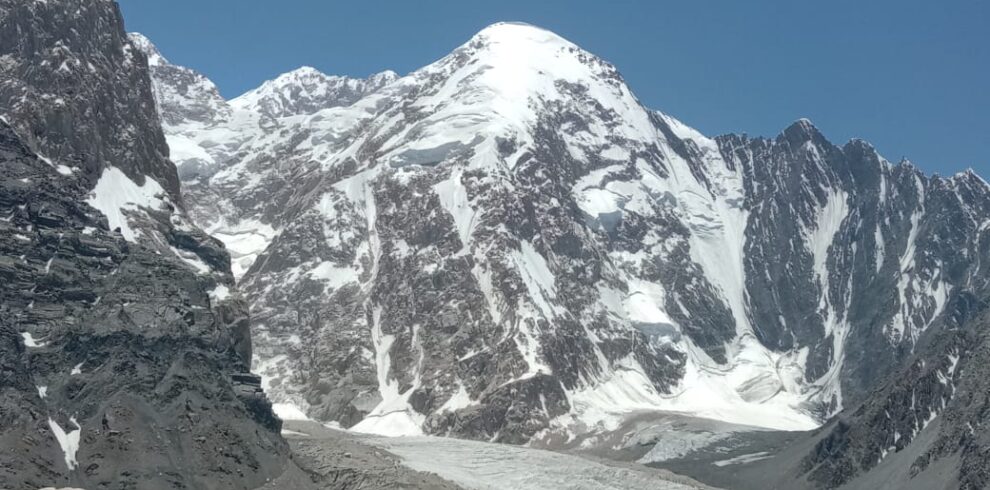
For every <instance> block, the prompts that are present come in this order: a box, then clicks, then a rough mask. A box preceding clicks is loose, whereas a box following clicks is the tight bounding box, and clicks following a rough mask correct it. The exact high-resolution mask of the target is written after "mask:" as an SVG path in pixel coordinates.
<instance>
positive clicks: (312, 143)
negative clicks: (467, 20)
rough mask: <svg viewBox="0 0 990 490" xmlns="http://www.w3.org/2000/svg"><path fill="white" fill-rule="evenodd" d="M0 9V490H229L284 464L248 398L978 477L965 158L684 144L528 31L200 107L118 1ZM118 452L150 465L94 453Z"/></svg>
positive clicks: (608, 78)
mask: <svg viewBox="0 0 990 490" xmlns="http://www.w3.org/2000/svg"><path fill="white" fill-rule="evenodd" d="M0 7H2V8H0V20H2V23H0V25H2V26H3V27H2V28H0V40H6V41H5V42H0V46H3V48H0V60H3V62H2V63H0V82H2V83H0V102H2V103H0V107H2V108H3V109H2V111H3V112H2V114H3V116H4V122H3V124H2V127H0V149H2V151H0V158H2V160H3V162H4V163H3V165H4V168H5V172H4V175H3V177H2V179H0V185H2V186H3V187H2V189H3V190H2V192H0V207H2V209H0V215H2V216H5V218H0V220H2V221H0V228H2V229H4V230H5V231H4V235H3V237H4V238H0V246H2V247H3V254H2V255H0V261H2V262H0V275H2V276H3V277H4V278H5V279H7V281H5V284H3V285H0V287H2V288H3V293H4V301H3V309H4V314H3V315H0V317H2V319H0V338H2V339H5V340H4V341H3V342H4V344H3V345H4V348H3V350H0V357H3V358H4V366H5V368H4V371H3V376H4V379H6V380H11V383H5V386H7V387H5V388H4V391H3V394H2V398H0V413H11V414H15V415H16V417H17V419H16V420H21V421H24V422H26V423H24V424H20V423H14V424H10V425H5V426H4V427H3V428H2V430H0V441H4V445H5V447H7V444H10V447H17V448H18V449H17V451H18V452H17V454H18V456H17V457H16V458H15V460H14V462H12V463H10V464H6V463H4V464H2V465H0V484H3V485H14V486H21V485H24V484H34V483H37V484H38V485H37V487H40V486H44V485H47V484H50V483H52V482H51V481H47V480H46V478H52V477H55V476H56V475H63V477H64V478H65V481H62V482H60V483H65V484H77V485H83V484H94V483H95V482H99V481H102V480H101V479H103V480H105V479H107V478H110V475H112V474H114V473H121V472H123V471H127V472H128V473H127V475H128V478H140V477H141V475H142V474H146V473H147V472H149V471H159V472H161V471H163V472H164V473H165V474H166V475H170V476H168V477H167V478H165V480H164V481H169V482H177V483H176V484H177V485H178V484H180V483H181V485H186V486H192V487H195V486H196V485H202V484H203V482H204V481H209V480H208V479H207V478H208V477H206V476H203V479H202V480H196V477H195V476H194V475H207V474H212V473H211V472H214V473H215V472H216V468H215V466H217V465H219V466H221V467H223V468H225V469H226V471H223V472H221V473H222V474H224V475H225V476H223V477H222V478H221V481H223V482H224V483H222V484H220V483H218V484H217V485H212V484H206V486H209V487H211V488H219V487H222V486H223V485H228V486H229V487H230V488H242V487H244V486H249V487H251V488H254V487H257V486H260V484H261V482H264V481H266V480H268V479H270V478H271V477H272V476H273V475H278V474H280V472H281V471H283V470H284V469H285V468H286V467H288V466H290V465H291V464H292V463H290V462H289V461H288V454H289V450H288V448H287V446H286V445H285V442H284V441H283V440H282V439H281V437H279V436H278V431H279V430H280V429H281V421H280V420H279V419H278V418H276V417H275V416H274V414H273V411H272V410H273V407H272V405H271V403H269V402H268V399H270V400H272V401H273V402H275V406H274V409H275V412H277V413H281V414H282V415H283V416H285V415H286V414H290V413H292V414H296V413H304V414H305V415H306V416H307V417H309V418H311V419H314V420H317V421H319V422H321V423H324V424H329V425H331V426H334V427H338V426H339V427H341V428H345V429H349V430H351V431H353V432H360V433H372V434H381V435H388V436H415V435H424V434H427V435H436V436H447V437H458V438H468V439H476V440H482V441H489V442H501V443H511V444H524V445H531V446H537V447H548V448H560V447H565V446H566V447H569V445H574V444H579V445H580V447H581V448H583V449H594V448H596V447H598V446H599V445H601V446H602V447H604V444H605V443H604V442H603V441H608V440H610V438H611V437H614V436H615V434H617V433H621V431H623V430H624V428H625V427H627V426H628V425H627V424H629V423H630V421H632V420H635V419H636V418H637V417H641V416H642V415H643V414H649V413H676V414H679V415H683V416H689V417H695V418H698V419H707V420H714V421H718V422H720V423H726V424H732V425H733V426H737V427H749V428H750V429H752V430H753V431H755V432H759V433H760V434H764V433H773V432H774V431H790V433H791V434H793V436H788V439H787V442H786V443H785V444H783V446H782V447H778V448H776V449H775V450H774V451H773V452H772V454H771V453H770V452H768V453H767V455H766V456H765V457H763V456H761V457H760V458H757V459H754V460H753V461H747V463H746V464H744V465H740V466H736V465H733V466H732V470H733V471H734V473H732V475H731V479H730V481H731V482H732V484H733V485H735V484H738V485H739V487H740V488H747V485H748V486H750V487H752V488H802V487H808V488H834V487H839V486H842V485H847V486H851V487H852V488H865V487H875V486H877V485H878V483H877V482H882V481H888V482H893V483H887V484H888V485H896V486H894V487H890V488H911V487H912V486H913V487H914V488H984V487H985V486H987V485H990V465H988V463H987V461H988V460H990V431H987V430H986V425H985V423H986V422H987V421H988V420H990V398H988V397H987V393H988V392H990V386H988V384H990V381H988V379H990V378H988V377H987V376H985V375H982V373H983V371H985V370H986V368H985V366H987V365H988V363H987V361H990V343H988V340H987V332H988V330H987V328H986V326H987V322H988V318H987V300H988V298H990V287H988V286H990V270H988V267H990V185H988V184H987V182H986V181H984V180H983V179H981V178H980V177H979V176H978V175H976V174H975V173H974V172H972V171H966V172H962V173H959V174H956V175H953V176H948V177H943V176H937V175H935V176H932V175H926V174H925V173H923V172H922V171H920V170H919V169H918V168H916V167H915V166H914V165H912V164H911V163H910V162H908V161H901V162H899V163H892V162H889V161H888V160H886V159H885V158H884V157H883V156H882V155H880V154H879V153H878V152H877V151H876V149H874V148H873V147H872V146H871V145H870V144H869V143H868V142H866V141H863V140H852V141H849V142H847V143H845V144H843V145H841V146H840V145H835V144H833V143H832V142H830V141H829V140H828V139H827V138H826V137H825V136H824V135H823V134H822V133H821V132H820V131H819V130H818V129H817V128H816V127H815V126H814V125H813V124H812V123H811V122H810V121H808V120H806V119H801V120H798V121H796V122H794V123H793V124H791V125H790V126H788V127H787V128H786V129H784V130H783V131H782V132H781V133H780V134H779V135H777V136H776V137H773V138H762V137H750V136H747V135H734V134H730V135H721V136H716V137H709V136H705V135H703V134H701V133H700V132H699V131H697V130H694V129H692V128H691V127H689V126H687V125H686V124H684V123H682V122H680V121H678V120H677V119H675V118H674V117H672V116H670V115H667V114H665V113H662V112H660V111H657V110H654V109H650V108H647V107H645V106H643V104H641V103H640V101H639V100H638V99H637V98H636V96H635V95H634V94H633V93H632V91H631V90H630V88H629V87H628V86H627V84H626V83H625V81H624V80H623V78H622V76H621V74H620V73H619V71H618V70H617V69H616V67H614V66H613V65H611V64H610V63H608V62H607V61H605V60H603V59H601V58H599V57H597V56H595V55H593V54H591V53H589V52H587V51H585V50H583V49H581V48H580V47H578V46H577V45H575V44H573V43H572V42H570V41H568V40H566V39H564V38H562V37H560V36H558V35H556V34H554V33H552V32H549V31H547V30H544V29H541V28H538V27H535V26H531V25H527V24H520V23H499V24H494V25H492V26H489V27H487V28H485V29H484V30H482V31H481V32H479V33H478V34H476V35H475V36H474V37H472V38H471V39H469V40H468V41H467V42H466V43H465V44H463V45H461V46H460V47H458V48H456V49H455V50H453V51H452V52H451V53H450V54H449V55H447V56H445V57H443V58H441V59H440V60H437V61H436V62H434V63H431V64H429V65H427V66H425V67H423V68H421V69H418V70H416V71H414V72H412V73H409V74H407V75H405V76H399V75H398V74H396V73H394V72H392V71H383V72H381V73H378V74H373V75H371V76H369V77H368V78H365V79H356V78H349V77H342V76H331V75H326V74H323V73H320V72H319V71H317V70H315V69H313V68H309V67H303V68H300V69H298V70H295V71H293V72H290V73H287V74H284V75H281V76H279V77H277V78H275V79H273V80H271V81H268V82H265V83H264V84H262V85H261V86H260V87H259V88H257V89H255V90H252V91H249V92H248V93H246V94H243V95H241V96H239V97H237V98H234V99H232V100H225V99H224V98H223V97H222V96H221V95H220V92H219V90H218V89H217V87H216V86H215V85H214V84H213V83H212V82H211V81H210V80H209V79H207V78H206V77H204V76H203V75H201V74H199V73H197V72H196V71H194V70H192V69H189V68H185V67H182V66H178V65H176V64H173V63H171V62H169V61H168V60H167V59H166V58H165V57H164V56H163V55H162V53H160V52H159V50H158V49H157V48H156V47H155V46H154V44H153V43H152V42H151V41H150V40H148V39H147V38H146V37H144V36H142V35H140V34H130V35H125V34H124V31H123V24H122V21H121V18H120V14H119V12H118V11H117V8H116V6H115V4H114V3H113V2H108V1H102V0H101V1H97V2H82V1H80V0H48V1H47V2H42V1H38V2H15V1H12V0H0ZM26 32H30V33H31V35H30V36H25V35H24V33H26ZM39 46H41V47H43V49H42V48H39ZM39 67H40V69H39ZM145 352H151V353H152V354H150V355H148V354H143V353H145ZM8 358H9V360H10V362H9V363H8V362H7V360H8ZM6 366H13V367H12V368H10V369H8V368H6ZM87 368H90V369H87ZM249 370H250V371H254V372H256V373H258V374H260V375H261V379H260V380H256V378H255V377H254V376H253V375H251V374H249V373H248V372H247V371H249ZM77 371H78V372H77ZM218 372H219V373H223V375H222V376H219V377H218V376H215V375H211V373H218ZM66 373H69V374H66ZM122 379H126V381H121V380H122ZM80 380H82V381H80ZM262 393H264V395H263V394H262ZM266 397H267V398H266ZM24 407H30V408H29V409H28V410H25V409H24ZM108 414H109V415H108ZM204 419H206V420H209V421H210V423H209V424H202V423H196V421H197V420H200V421H201V420H204ZM183 424H186V425H187V426H188V427H189V428H188V429H186V430H182V429H180V430H179V432H178V433H176V432H175V431H173V430H171V429H166V428H165V427H170V428H171V427H185V426H184V425H183ZM84 426H87V427H98V426H101V429H100V430H99V431H91V432H84V431H83V429H82V428H83V427H84ZM36 427H41V429H40V430H42V431H50V432H51V434H52V437H50V438H48V439H45V440H44V441H40V440H38V439H36V438H34V436H31V435H29V434H28V432H30V431H32V430H35V429H33V428H36ZM45 427H48V429H47V430H46V429H45ZM73 427H75V429H76V430H72V429H73ZM205 427H208V429H207V428H205ZM204 431H205V432H204ZM73 434H75V436H74V439H73ZM80 434H83V437H82V443H80V442H79V441H80ZM122 434H123V435H122ZM217 434H222V435H223V437H228V438H229V441H230V442H229V445H225V446H224V447H226V448H227V450H226V451H222V450H218V451H217V454H219V455H221V456H210V457H205V456H204V455H206V454H213V453H211V452H210V450H209V448H208V447H206V446H208V444H206V443H207V442H209V441H211V440H212V438H213V437H215V436H216V435H217ZM121 439H123V440H126V441H127V442H126V443H123V441H122V440H121ZM155 440H159V441H160V440H167V441H169V442H168V443H164V444H159V445H154V444H153V443H152V442H151V441H155ZM626 440H628V434H627V435H626ZM145 444H151V445H153V446H154V447H156V448H158V450H157V452H155V454H156V455H160V456H156V457H160V458H161V461H162V462H160V463H155V464H154V465H153V466H150V467H142V466H140V465H139V463H137V462H134V461H130V462H127V461H125V462H123V463H121V462H117V456H121V455H122V454H123V453H122V451H126V449H127V448H128V447H130V446H132V445H145ZM651 444H657V445H659V444H662V439H661V440H659V441H658V440H653V441H652V442H651ZM230 448H238V449H237V450H231V449H230ZM114 451H118V452H119V453H117V452H114ZM70 453H71V457H70ZM115 455H117V456H115ZM63 456H64V463H65V467H64V468H63V467H62V464H61V463H58V462H57V461H56V460H58V459H59V458H61V457H63ZM212 458H220V459H219V460H217V459H212ZM224 458H226V459H224ZM124 459H126V458H124ZM97 461H105V462H102V463H97ZM84 462H85V463H87V464H88V463H90V462H93V463H92V464H93V465H95V466H87V467H86V470H85V475H86V476H82V475H80V473H79V472H78V471H74V470H75V468H76V466H77V465H79V464H83V463H84ZM211 465H213V466H211ZM152 467H153V468H154V469H153V470H152V469H149V468H152ZM52 468H59V469H58V470H53V469H52ZM686 471H689V470H686ZM148 474H150V473H148ZM690 476H692V477H694V478H697V479H699V480H701V481H706V482H710V483H711V484H718V485H722V484H724V480H719V478H730V477H729V476H725V475H719V474H718V470H717V469H713V470H712V474H711V475H706V474H705V472H700V473H699V474H691V475H690ZM4 478H6V480H5V479H4ZM733 479H734V480H733ZM43 484H44V485H43ZM730 488H735V487H734V486H732V487H730Z"/></svg>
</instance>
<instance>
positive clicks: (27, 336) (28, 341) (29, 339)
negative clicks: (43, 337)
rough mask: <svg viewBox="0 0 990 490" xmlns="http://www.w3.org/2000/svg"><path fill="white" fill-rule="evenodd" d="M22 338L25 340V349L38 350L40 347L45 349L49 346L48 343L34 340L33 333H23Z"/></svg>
mask: <svg viewBox="0 0 990 490" xmlns="http://www.w3.org/2000/svg"><path fill="white" fill-rule="evenodd" d="M21 338H22V339H24V346H25V347H32V348H38V347H44V346H46V345H48V343H47V342H42V341H40V340H36V339H35V338H34V336H33V335H31V332H21Z"/></svg>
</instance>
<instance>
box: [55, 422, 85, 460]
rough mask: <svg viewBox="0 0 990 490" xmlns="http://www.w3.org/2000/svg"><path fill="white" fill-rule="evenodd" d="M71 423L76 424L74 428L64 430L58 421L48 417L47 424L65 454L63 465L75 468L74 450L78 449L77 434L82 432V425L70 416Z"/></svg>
mask: <svg viewBox="0 0 990 490" xmlns="http://www.w3.org/2000/svg"><path fill="white" fill-rule="evenodd" d="M69 422H71V423H72V425H74V426H76V428H75V429H74V430H70V431H69V432H66V431H65V430H64V429H62V427H61V426H60V425H58V422H55V421H54V420H52V419H51V417H49V418H48V426H49V427H51V429H52V434H53V435H54V436H55V440H57V441H58V445H59V447H61V448H62V453H64V455H65V465H66V466H68V467H69V470H70V471H71V470H74V469H76V466H78V462H77V461H76V452H77V451H79V436H80V435H81V434H82V427H80V426H79V424H78V423H76V418H75V417H72V418H70V419H69Z"/></svg>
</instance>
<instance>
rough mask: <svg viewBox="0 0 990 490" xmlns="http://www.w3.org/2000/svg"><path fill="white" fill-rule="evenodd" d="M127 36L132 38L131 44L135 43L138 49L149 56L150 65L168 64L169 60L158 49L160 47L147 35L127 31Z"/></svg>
mask: <svg viewBox="0 0 990 490" xmlns="http://www.w3.org/2000/svg"><path fill="white" fill-rule="evenodd" d="M127 38H128V39H130V41H131V44H133V45H134V47H135V48H137V49H138V51H141V52H142V53H144V55H145V56H146V57H147V58H148V66H158V65H162V64H167V63H168V60H167V59H165V57H164V56H162V53H161V52H160V51H158V47H157V46H155V43H153V42H151V39H148V37H147V36H145V35H144V34H141V33H140V32H129V33H127Z"/></svg>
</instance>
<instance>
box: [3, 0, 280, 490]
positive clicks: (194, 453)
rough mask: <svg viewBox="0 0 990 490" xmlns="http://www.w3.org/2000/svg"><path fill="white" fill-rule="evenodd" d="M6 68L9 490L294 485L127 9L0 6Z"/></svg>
mask: <svg viewBox="0 0 990 490" xmlns="http://www.w3.org/2000/svg"><path fill="white" fill-rule="evenodd" d="M0 60H3V61H2V63H0V108H2V111H3V112H2V113H0V168H2V172H0V278H2V279H3V280H2V281H0V298H3V300H2V301H0V366H2V368H0V414H2V422H0V446H2V447H3V448H4V451H3V453H4V457H3V458H2V461H0V487H4V488H43V487H50V486H57V487H67V486H72V487H86V488H97V487H99V488H133V487H136V486H140V487H141V488H176V487H182V488H244V487H245V486H252V485H253V486H256V485H260V484H262V483H264V482H265V481H266V480H267V479H269V478H272V477H273V476H276V475H278V474H279V473H281V471H282V469H283V467H284V466H285V465H286V464H287V456H288V454H287V453H288V448H287V446H286V444H285V441H284V440H282V439H281V437H280V435H279V429H280V425H281V422H280V421H279V420H278V419H277V418H275V417H274V415H273V414H272V411H271V405H270V404H269V403H268V402H267V400H265V398H264V396H263V394H261V393H259V392H256V391H253V389H252V387H251V379H250V375H247V374H244V372H245V371H247V370H248V369H249V367H250V363H251V360H252V359H251V357H252V352H251V339H250V332H249V330H248V328H249V320H248V318H247V308H246V304H245V303H244V302H243V300H241V299H239V298H237V297H236V296H234V295H232V294H230V291H231V288H233V282H232V277H231V273H230V259H229V256H228V255H227V254H226V252H225V251H224V249H223V246H222V244H221V243H220V242H217V241H215V240H213V239H211V238H209V237H208V236H207V235H206V234H205V233H203V232H202V231H201V230H200V229H198V228H196V227H195V226H194V225H192V222H191V220H190V219H189V218H188V217H187V215H186V214H185V211H184V209H183V201H182V195H181V193H180V191H179V179H178V177H177V175H176V171H175V166H174V165H173V164H172V163H171V162H170V161H169V160H168V158H167V155H168V147H167V146H166V142H165V138H164V135H163V133H162V130H161V126H160V124H159V122H158V112H157V110H156V107H155V100H154V99H153V96H152V87H151V82H150V79H149V76H148V71H147V64H146V60H145V57H144V55H143V54H142V53H141V52H140V51H139V50H137V49H136V48H135V47H134V46H133V45H132V44H131V43H130V42H128V40H127V38H126V34H125V32H124V30H123V24H122V21H121V17H120V12H119V10H118V8H117V5H116V4H115V3H113V2H110V1H103V0H99V1H78V0H49V1H47V2H22V1H8V0H3V1H0ZM238 373H240V374H241V376H240V377H239V378H238V377H235V375H237V374H238ZM243 380H246V382H244V381H243ZM258 391H260V390H258ZM218 448H222V449H218Z"/></svg>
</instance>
